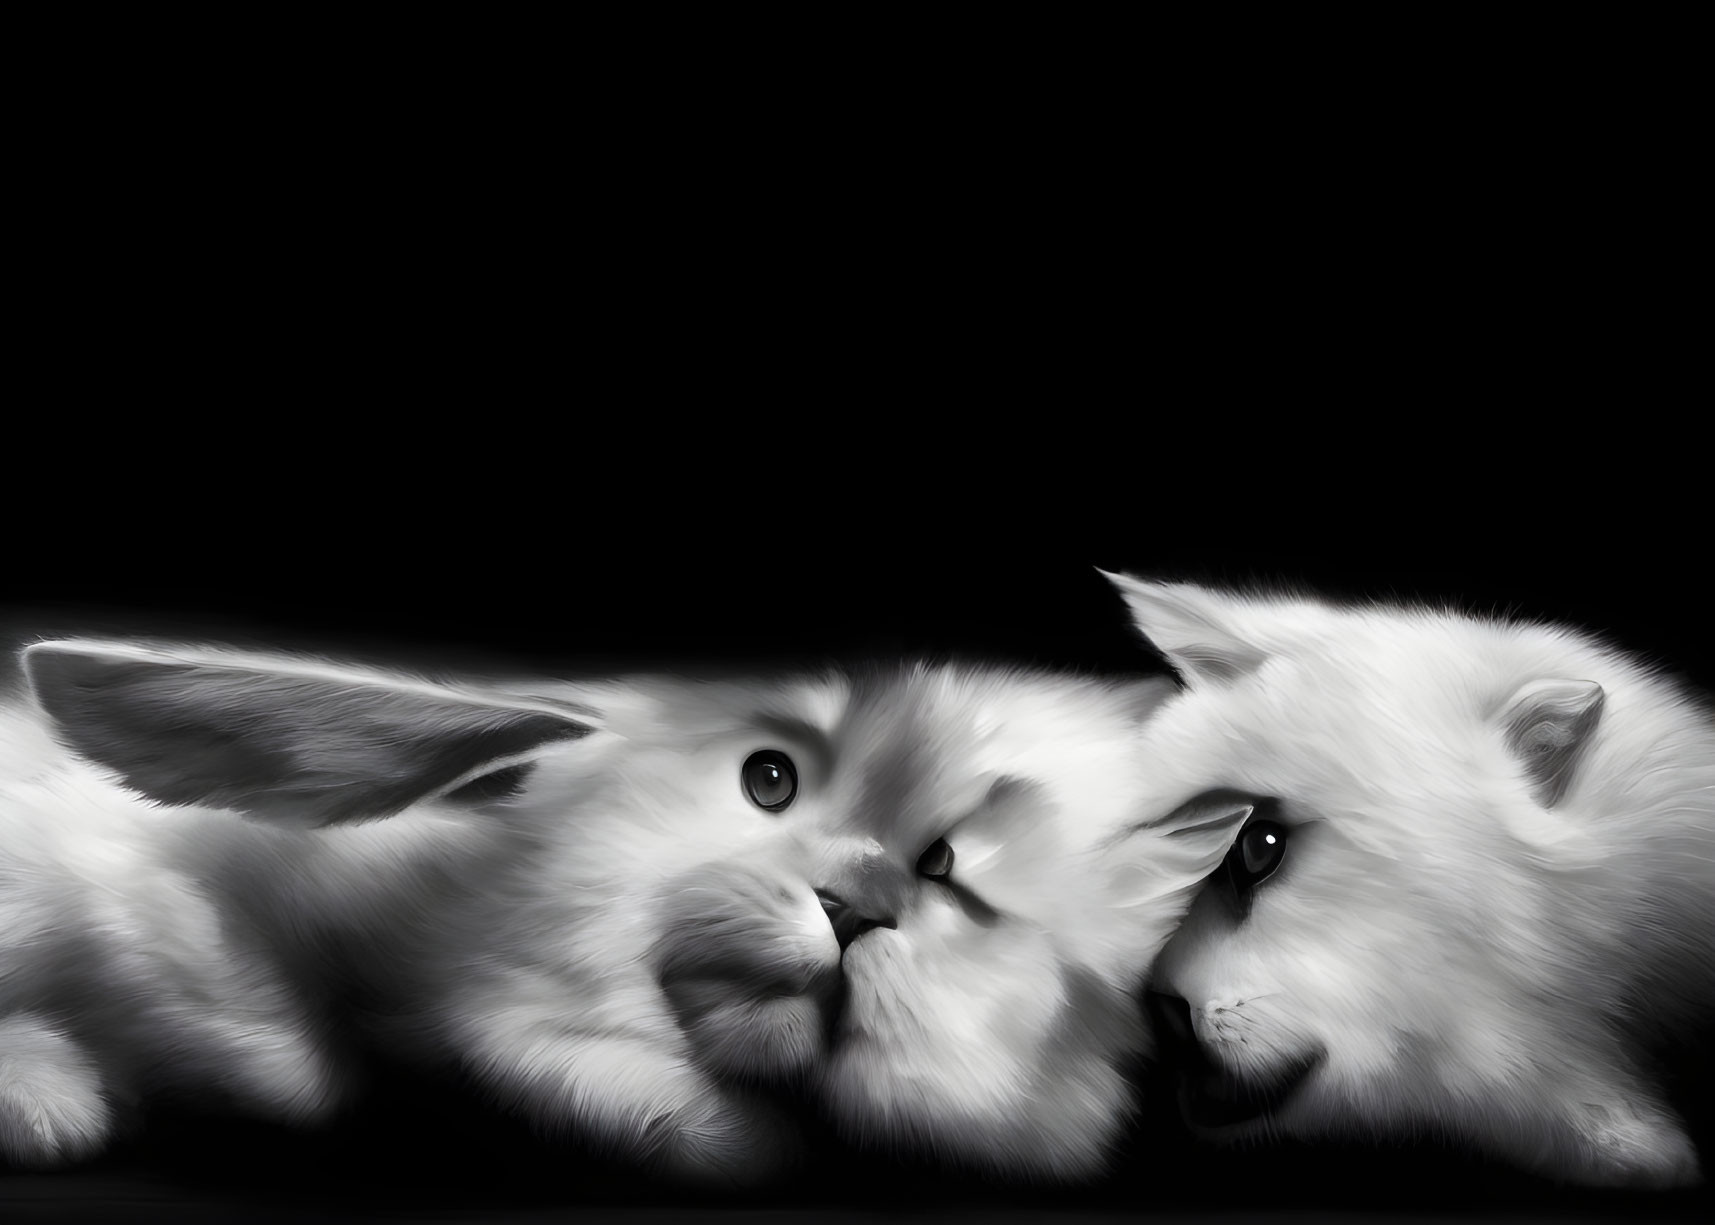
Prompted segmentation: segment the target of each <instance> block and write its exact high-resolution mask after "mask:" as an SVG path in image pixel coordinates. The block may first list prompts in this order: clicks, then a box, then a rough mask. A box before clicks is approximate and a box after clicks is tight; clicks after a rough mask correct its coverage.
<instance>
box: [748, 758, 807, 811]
mask: <svg viewBox="0 0 1715 1225" xmlns="http://www.w3.org/2000/svg"><path fill="white" fill-rule="evenodd" d="M742 778H743V781H744V792H745V795H747V796H748V797H749V798H750V802H751V803H752V804H755V805H756V806H757V807H758V808H765V809H767V810H769V811H770V812H778V811H780V810H781V809H782V808H785V807H786V806H787V805H788V804H790V803H791V802H792V800H793V797H794V796H796V795H797V794H798V772H797V770H795V769H794V768H793V766H792V759H791V758H790V757H788V756H786V754H784V753H781V752H779V751H778V750H775V749H763V750H762V751H761V752H758V753H752V754H751V755H750V756H749V757H747V758H745V762H744V769H743V771H742Z"/></svg>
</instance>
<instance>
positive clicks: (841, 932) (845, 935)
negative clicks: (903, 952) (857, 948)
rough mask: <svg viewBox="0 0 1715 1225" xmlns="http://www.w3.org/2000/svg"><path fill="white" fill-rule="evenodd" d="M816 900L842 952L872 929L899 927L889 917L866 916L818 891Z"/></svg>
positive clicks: (851, 906) (831, 895) (831, 896)
mask: <svg viewBox="0 0 1715 1225" xmlns="http://www.w3.org/2000/svg"><path fill="white" fill-rule="evenodd" d="M816 898H817V900H819V901H820V902H821V903H822V911H823V913H824V914H826V915H827V916H828V923H829V924H830V925H831V926H832V927H833V929H834V939H836V940H838V941H839V942H840V948H841V949H842V950H844V949H845V947H846V946H847V945H848V944H850V943H851V942H852V941H853V940H856V939H857V938H858V937H859V936H861V935H863V934H864V933H865V932H866V931H868V930H869V929H870V928H872V927H898V926H899V924H898V922H897V921H896V920H894V919H893V918H892V917H891V916H889V917H888V918H885V919H878V918H875V917H874V916H872V915H867V914H865V913H864V912H863V911H861V910H859V909H858V908H857V907H856V906H853V905H852V904H851V903H849V902H846V901H843V900H841V899H840V898H837V897H835V896H834V895H833V894H831V893H823V892H822V891H821V890H820V889H818V890H816Z"/></svg>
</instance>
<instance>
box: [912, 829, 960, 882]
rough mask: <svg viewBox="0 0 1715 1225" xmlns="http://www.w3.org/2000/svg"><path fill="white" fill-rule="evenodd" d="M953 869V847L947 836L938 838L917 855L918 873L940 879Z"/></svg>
mask: <svg viewBox="0 0 1715 1225" xmlns="http://www.w3.org/2000/svg"><path fill="white" fill-rule="evenodd" d="M952 870H953V848H952V845H951V844H950V843H949V842H948V841H947V840H946V839H945V838H937V839H935V841H933V842H931V843H930V844H929V847H928V849H927V850H925V851H924V852H923V853H922V854H921V855H919V856H918V857H917V874H918V875H919V876H927V877H930V878H931V879H935V880H939V879H940V878H942V877H944V876H946V875H947V874H948V873H949V872H951V871H952Z"/></svg>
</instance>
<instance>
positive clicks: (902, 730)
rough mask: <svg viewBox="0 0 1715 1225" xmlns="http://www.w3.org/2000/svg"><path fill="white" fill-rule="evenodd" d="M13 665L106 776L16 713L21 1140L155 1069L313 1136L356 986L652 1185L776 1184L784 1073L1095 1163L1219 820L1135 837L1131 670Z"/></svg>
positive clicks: (12, 745)
mask: <svg viewBox="0 0 1715 1225" xmlns="http://www.w3.org/2000/svg"><path fill="white" fill-rule="evenodd" d="M26 669H27V671H28V674H29V677H30V680H31V683H32V686H33V688H34V691H35V694H36V697H37V699H38V700H39V702H40V703H41V706H42V708H43V709H45V710H46V711H47V712H48V713H49V714H50V715H51V716H52V718H53V720H54V723H55V726H56V729H57V732H58V734H59V735H60V736H61V737H62V738H63V739H64V741H65V742H66V743H67V744H68V745H70V746H71V747H72V748H74V749H75V750H77V751H78V752H79V753H81V754H83V755H84V756H85V757H86V758H88V759H89V760H92V761H95V762H98V763H100V764H101V765H102V766H103V767H106V768H107V770H110V771H111V772H112V775H111V776H109V775H107V774H106V773H105V772H97V771H94V770H91V769H88V768H83V767H80V766H78V765H76V764H75V763H74V762H72V761H71V760H70V759H69V757H68V756H67V755H66V754H65V753H64V752H62V751H57V750H55V749H54V748H53V746H52V745H50V744H49V743H48V742H47V739H46V737H45V736H44V735H43V734H42V732H41V731H40V729H39V728H37V727H35V726H34V725H33V724H32V723H31V722H30V720H29V719H28V718H25V717H23V716H21V715H19V714H14V715H13V716H12V723H11V725H10V726H11V729H12V730H11V738H10V740H9V742H8V745H7V747H6V748H5V750H4V754H5V761H6V763H7V768H6V770H5V772H4V780H5V781H4V782H0V838H3V839H4V841H3V847H4V849H3V850H0V873H4V880H5V881H6V885H7V887H6V888H5V889H4V891H3V892H0V897H3V898H4V900H3V901H0V905H3V906H4V907H5V912H4V918H5V921H6V923H7V929H8V931H18V932H22V933H24V936H23V938H22V939H10V938H9V939H8V940H7V942H6V944H5V946H4V948H3V949H0V1016H3V1017H5V1021H4V1022H0V1066H8V1063H7V1061H12V1062H13V1063H20V1064H22V1063H25V1062H27V1065H28V1066H29V1067H30V1068H32V1069H34V1071H33V1072H32V1074H31V1075H30V1076H28V1077H24V1078H21V1079H15V1080H9V1081H8V1082H6V1083H7V1085H8V1090H7V1093H8V1096H5V1097H0V1151H4V1152H5V1153H7V1154H9V1155H10V1156H12V1157H13V1158H14V1159H24V1160H31V1159H36V1160H46V1159H53V1158H64V1157H70V1156H75V1155H77V1154H79V1153H82V1152H87V1151H91V1150H93V1149H94V1148H96V1147H97V1146H99V1145H100V1144H101V1143H102V1141H103V1138H104V1137H105V1135H106V1134H107V1132H108V1130H109V1129H110V1127H111V1126H112V1118H113V1112H114V1110H115V1108H116V1107H117V1106H118V1105H120V1104H122V1103H123V1101H124V1100H125V1099H126V1098H128V1097H129V1096H130V1095H132V1094H136V1093H142V1092H149V1091H151V1090H155V1089H159V1088H162V1087H172V1086H176V1085H184V1086H190V1087H203V1086H208V1087H214V1088H217V1089H223V1090H227V1091H230V1092H231V1094H232V1095H233V1096H235V1097H237V1098H239V1099H242V1101H243V1102H244V1104H246V1105H248V1106H249V1107H252V1108H260V1109H263V1110H267V1111H272V1112H274V1113H277V1114H280V1115H283V1116H286V1117H290V1118H310V1117H314V1116H315V1115H316V1114H318V1113H319V1112H321V1111H324V1110H326V1109H327V1107H328V1106H329V1105H330V1104H331V1103H332V1102H333V1101H334V1100H335V1098H336V1096H337V1092H338V1089H339V1084H340V1082H339V1077H338V1075H337V1072H336V1070H335V1069H334V1068H333V1066H332V1065H331V1061H330V1057H329V1055H328V1052H327V1049H326V1045H325V1043H324V1042H323V1041H322V1033H323V1027H324V1025H325V1023H326V1018H328V1017H329V1016H330V1015H335V1009H336V1006H337V1003H338V1001H339V1000H340V999H343V998H349V997H351V996H352V995H353V994H356V995H358V996H359V997H361V998H363V999H364V1000H365V1001H366V1002H367V1003H368V1005H369V1008H368V1009H367V1012H366V1017H367V1023H368V1024H369V1025H371V1026H372V1027H373V1030H372V1032H373V1034H374V1036H375V1037H376V1038H377V1039H378V1040H381V1041H385V1042H387V1043H388V1044H389V1045H390V1046H391V1047H393V1048H394V1049H397V1050H400V1051H404V1052H415V1053H416V1054H417V1055H418V1056H420V1057H421V1058H423V1059H435V1058H439V1057H442V1056H446V1055H451V1056H454V1057H456V1058H457V1059H459V1060H460V1061H461V1062H462V1064H463V1066H464V1067H465V1069H466V1070H467V1071H468V1072H469V1073H470V1075H471V1076H472V1077H473V1078H474V1079H475V1080H476V1081H478V1082H479V1083H480V1084H482V1085H484V1086H486V1087H487V1088H488V1089H489V1090H490V1091H491V1092H492V1093H494V1094H495V1095H496V1096H497V1097H499V1098H501V1099H502V1100H504V1101H506V1102H507V1103H509V1104H510V1105H512V1106H513V1107H515V1108H516V1109H518V1110H520V1111H522V1112H524V1113H525V1114H526V1115H528V1116H529V1117H532V1118H534V1119H536V1120H538V1121H540V1122H541V1123H543V1124H544V1125H546V1126H548V1127H550V1128H565V1129H570V1130H573V1131H575V1132H576V1133H577V1134H578V1135H580V1136H581V1137H582V1138H583V1139H585V1140H586V1141H588V1142H590V1143H592V1144H595V1145H596V1146H597V1147H600V1148H605V1149H606V1150H608V1151H611V1152H614V1153H617V1154H619V1155H621V1156H623V1157H626V1158H628V1159H632V1160H637V1161H640V1162H643V1163H646V1164H648V1165H650V1166H651V1167H652V1168H658V1169H662V1170H667V1171H671V1172H675V1173H678V1174H685V1175H693V1176H708V1177H714V1178H718V1179H727V1178H731V1179H741V1180H742V1179H748V1178H753V1177H756V1176H759V1175H761V1174H764V1173H766V1172H767V1171H768V1170H769V1169H770V1168H772V1166H773V1165H774V1163H776V1162H777V1161H778V1160H779V1159H780V1157H781V1155H782V1154H783V1153H784V1152H786V1151H787V1150H788V1148H789V1146H790V1136H789V1135H788V1134H787V1132H786V1130H785V1126H786V1125H785V1123H784V1121H783V1119H782V1118H781V1117H779V1116H777V1115H776V1113H775V1112H774V1108H773V1107H772V1106H771V1105H770V1103H769V1100H768V1097H767V1094H768V1092H769V1091H770V1089H771V1088H773V1087H778V1086H782V1085H795V1086H809V1087H810V1088H812V1089H813V1090H814V1091H815V1092H816V1093H817V1094H818V1095H819V1097H820V1098H821V1100H822V1102H823V1104H824V1107H825V1109H826V1110H827V1112H828V1113H829V1114H830V1115H831V1116H832V1117H833V1119H834V1120H835V1121H836V1122H837V1123H838V1124H839V1125H840V1127H841V1130H842V1131H843V1133H844V1134H845V1135H847V1136H848V1137H850V1138H851V1139H853V1140H855V1141H857V1142H860V1143H866V1144H874V1145H881V1146H889V1147H905V1148H908V1149H913V1150H918V1151H929V1152H933V1153H936V1154H939V1155H942V1156H946V1157H950V1158H953V1159H957V1160H962V1161H967V1162H973V1163H977V1164H983V1165H988V1166H991V1167H995V1168H999V1169H1003V1170H1006V1171H1009V1172H1013V1173H1041V1174H1052V1175H1060V1176H1074V1175H1081V1174H1087V1173H1090V1172H1093V1171H1095V1170H1097V1169H1099V1168H1100V1166H1101V1163H1102V1161H1103V1159H1104V1157H1105V1154H1106V1150H1107V1147H1108V1145H1109V1144H1110V1142H1111V1141H1112V1140H1113V1139H1114V1138H1115V1136H1116V1134H1117V1132H1118V1130H1119V1128H1120V1126H1121V1125H1122V1124H1123V1122H1124V1119H1125V1116H1126V1114H1127V1112H1128V1109H1129V1098H1128V1091H1127V1086H1126V1083H1125V1078H1124V1076H1123V1074H1122V1069H1123V1067H1124V1065H1125V1064H1126V1063H1127V1062H1128V1061H1130V1060H1131V1059H1133V1058H1135V1057H1136V1056H1137V1055H1138V1054H1140V1053H1141V1052H1142V1051H1143V1049H1144V1044H1145V1042H1146V1039H1147V1035H1146V1030H1145V1028H1144V1026H1143V1024H1142V1022H1141V1018H1140V1017H1139V1016H1138V1013H1137V1007H1136V993H1137V991H1138V989H1139V987H1140V985H1141V982H1142V978H1143V974H1144V972H1145V970H1146V968H1147V966H1148V965H1149V963H1150V961H1151V960H1152V959H1153V957H1154V955H1155V953H1156V952H1157V951H1158V949H1159V947H1160V945H1161V943H1162V942H1163V941H1164V940H1165V939H1166V936H1167V934H1168V932H1169V931H1170V930H1171V928H1172V926H1173V924H1174V923H1175V922H1177V921H1178V919H1179V918H1180V917H1181V916H1182V915H1183V913H1184V909H1185V907H1186V906H1187V905H1188V904H1189V901H1190V897H1191V894H1192V891H1193V889H1194V887H1195V884H1196V882H1197V881H1198V880H1200V879H1201V878H1202V877H1203V876H1205V875H1206V874H1207V873H1208V871H1209V870H1210V869H1212V868H1213V867H1214V865H1215V864H1216V863H1218V862H1219V859H1220V857H1221V855H1222V854H1223V853H1224V850H1225V846H1226V843H1227V842H1228V841H1229V840H1230V837H1231V831H1230V830H1223V829H1222V828H1221V827H1220V825H1219V822H1213V823H1210V822H1207V821H1204V822H1201V823H1193V824H1200V825H1201V828H1197V829H1193V830H1191V831H1190V832H1185V831H1184V830H1183V829H1182V828H1181V826H1182V825H1183V824H1184V823H1183V822H1181V823H1180V824H1179V825H1175V824H1173V823H1171V822H1169V823H1163V824H1155V825H1149V826H1144V825H1143V824H1142V823H1140V821H1139V814H1138V812H1137V803H1136V802H1137V798H1138V796H1139V795H1140V794H1141V792H1142V784H1143V782H1144V780H1145V778H1146V777H1147V773H1148V771H1147V769H1146V768H1145V766H1144V764H1143V762H1142V759H1141V758H1139V756H1138V754H1137V752H1136V749H1135V744H1136V740H1137V736H1138V732H1139V728H1140V725H1141V724H1142V722H1143V721H1144V720H1145V718H1146V717H1147V716H1148V715H1149V714H1150V712H1151V711H1152V710H1153V709H1154V707H1155V706H1156V705H1157V704H1158V703H1159V702H1160V700H1161V699H1162V697H1163V696H1164V694H1165V693H1166V691H1167V689H1168V688H1169V687H1170V686H1167V685H1166V683H1165V682H1162V681H1158V680H1148V681H1138V682H1129V683H1103V682H1097V681H1092V680H1084V679H1076V678H1069V677H1056V676H1048V675H1032V674H1026V673H1020V672H1014V671H1008V670H1002V669H985V668H959V667H917V668H902V669H896V670H888V671H880V672H876V673H873V674H861V675H845V674H838V673H830V674H828V675H825V676H818V677H805V678H799V679H794V680H786V681H779V682H763V681H750V682H728V683H713V682H697V681H691V680H685V679H672V678H647V677H645V678H634V679H631V680H626V681H615V682H610V683H602V684H588V685H570V684H547V683H543V684H530V685H501V684H498V683H489V684H486V685H473V684H467V685H454V684H449V683H433V684H431V683H429V682H426V681H421V680H413V679H410V678H405V677H400V676H394V675H389V674H383V673H377V672H367V671H363V670H359V669H353V668H345V667H335V666H333V665H330V664H327V663H325V662H322V661H317V660H305V659H298V660H292V659H279V658H265V657H256V656H245V655H239V654H234V653H221V652H211V651H203V650H190V649H185V648H174V649H171V650H160V649H151V648H141V647H136V646H121V645H116V644H111V643H90V642H67V643H52V642H50V643H43V644H39V645H37V646H35V647H33V648H31V649H30V650H29V651H28V652H27V656H26ZM137 793H141V794H142V795H144V796H147V797H149V798H150V799H151V800H153V801H155V802H157V803H158V804H160V805H164V807H152V806H149V805H147V804H145V803H144V802H142V801H141V800H139V799H138V798H137ZM238 813H243V814H246V815H247V816H248V817H249V818H251V819H249V820H246V819H243V818H241V817H240V816H239V815H236V814H238ZM373 818H388V819H385V820H380V819H373Z"/></svg>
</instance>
